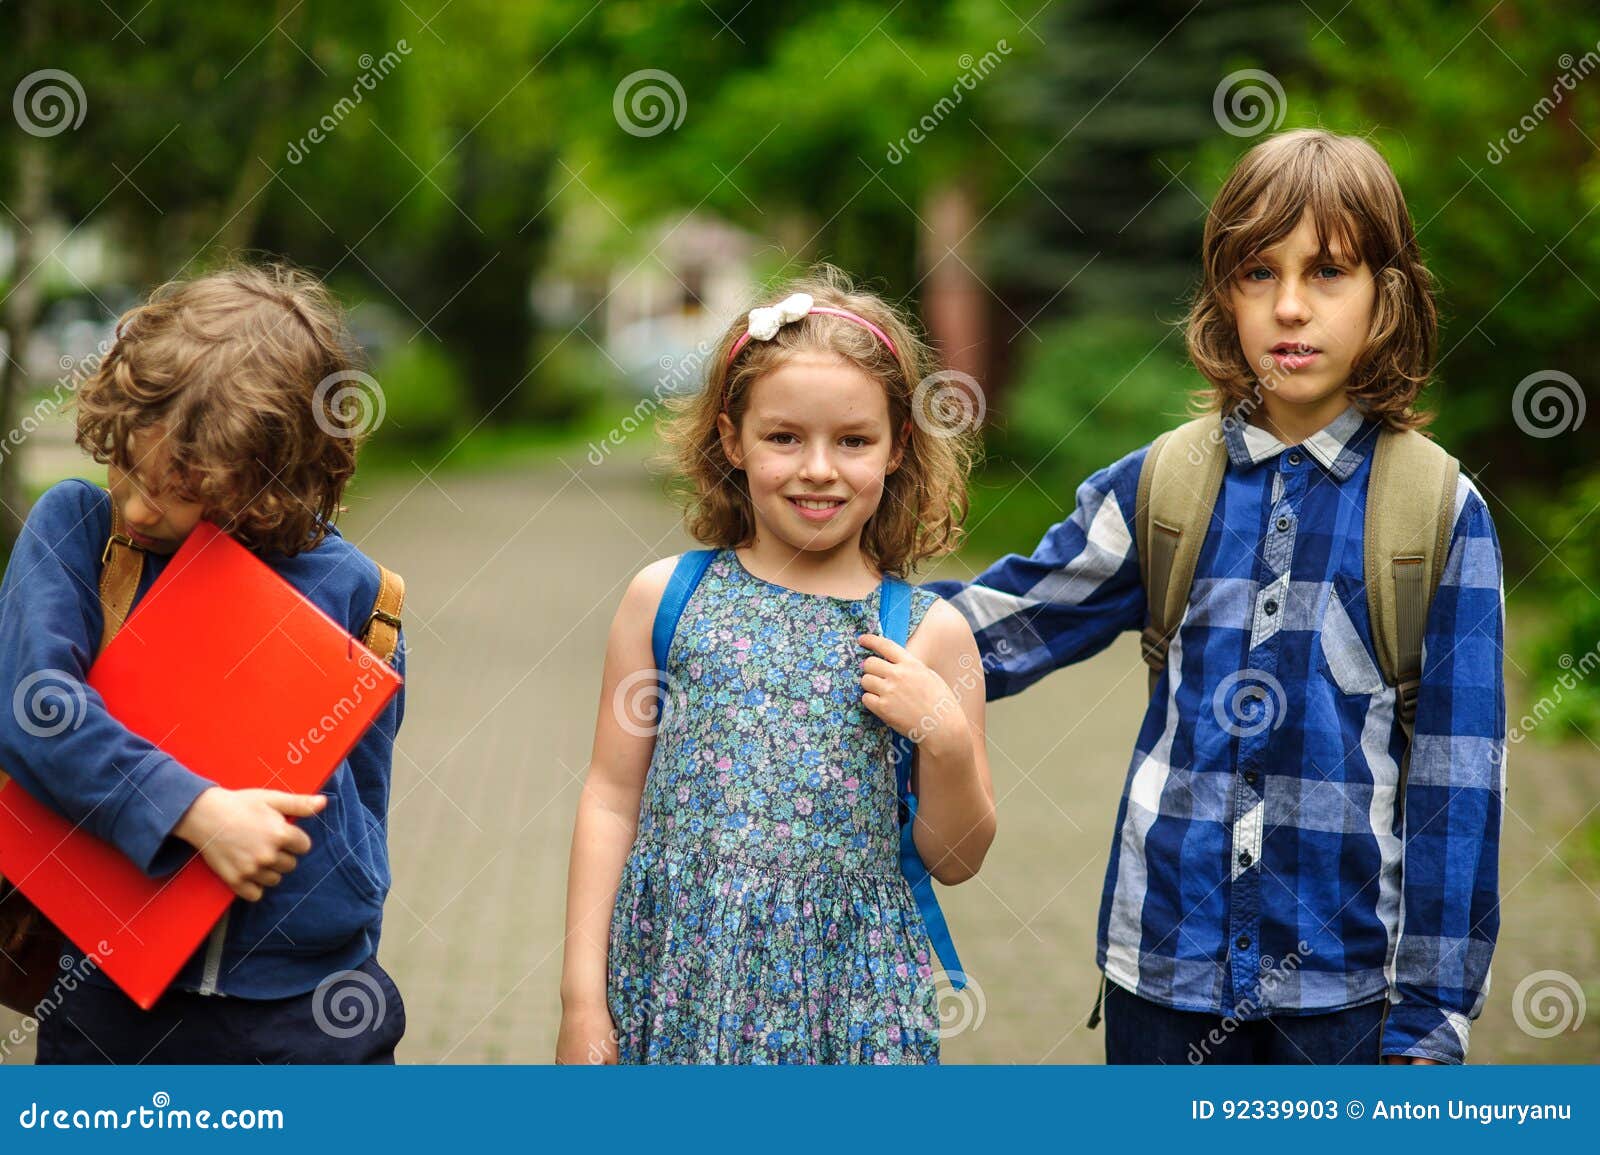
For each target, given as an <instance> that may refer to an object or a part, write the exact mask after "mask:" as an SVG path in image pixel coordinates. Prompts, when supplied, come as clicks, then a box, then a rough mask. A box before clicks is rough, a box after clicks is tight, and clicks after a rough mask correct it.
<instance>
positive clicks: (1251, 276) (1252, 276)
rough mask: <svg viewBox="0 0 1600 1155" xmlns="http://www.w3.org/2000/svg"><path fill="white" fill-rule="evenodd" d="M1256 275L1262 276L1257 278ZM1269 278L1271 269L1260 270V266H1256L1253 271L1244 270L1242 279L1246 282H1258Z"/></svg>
mask: <svg viewBox="0 0 1600 1155" xmlns="http://www.w3.org/2000/svg"><path fill="white" fill-rule="evenodd" d="M1257 273H1260V274H1262V276H1259V277H1258V276H1256V274H1257ZM1270 276H1272V270H1271V269H1266V268H1262V267H1261V266H1260V265H1257V266H1256V267H1255V268H1253V269H1249V270H1246V272H1245V274H1244V279H1245V280H1247V281H1260V280H1264V279H1266V278H1267V277H1270Z"/></svg>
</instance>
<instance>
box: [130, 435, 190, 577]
mask: <svg viewBox="0 0 1600 1155" xmlns="http://www.w3.org/2000/svg"><path fill="white" fill-rule="evenodd" d="M166 436H167V434H166V429H165V428H164V427H163V426H160V425H154V426H150V427H148V428H145V429H141V430H139V431H138V432H136V433H134V434H133V436H132V437H130V438H129V439H128V447H129V456H130V459H131V460H132V462H133V468H131V469H123V468H122V467H120V466H119V465H117V464H116V462H112V463H111V464H110V466H108V468H107V473H108V475H109V476H108V479H107V482H108V485H109V487H110V489H111V500H112V501H113V502H114V503H115V504H116V507H117V508H118V509H119V510H121V511H122V521H123V524H124V525H125V526H126V527H127V530H128V536H129V537H131V538H133V544H134V545H136V546H138V547H139V548H140V549H142V550H146V551H147V552H149V553H160V554H170V553H176V552H177V549H178V547H179V546H180V545H182V544H183V542H184V539H185V538H187V537H188V536H189V534H190V533H191V532H192V531H193V530H194V527H195V526H197V525H199V524H200V521H201V519H202V518H203V517H204V516H205V507H204V506H202V505H201V504H200V503H199V502H196V501H190V500H186V499H184V498H183V497H182V496H180V492H179V488H178V486H179V479H178V477H177V476H176V475H175V473H174V472H173V469H172V458H171V455H170V454H169V453H168V452H167V447H166V445H165V441H166Z"/></svg>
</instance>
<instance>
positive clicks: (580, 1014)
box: [556, 1006, 617, 1066]
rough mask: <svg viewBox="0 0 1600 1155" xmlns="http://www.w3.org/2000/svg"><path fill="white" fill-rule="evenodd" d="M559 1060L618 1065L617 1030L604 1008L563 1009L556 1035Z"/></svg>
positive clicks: (562, 1061) (575, 1062) (557, 1059)
mask: <svg viewBox="0 0 1600 1155" xmlns="http://www.w3.org/2000/svg"><path fill="white" fill-rule="evenodd" d="M556 1062H557V1063H564V1064H570V1065H572V1066H578V1065H580V1064H581V1065H584V1066H600V1065H606V1066H615V1065H616V1062H617V1030H616V1027H614V1026H613V1025H612V1023H611V1013H610V1012H609V1011H607V1010H606V1008H605V1007H590V1006H585V1007H579V1008H577V1009H575V1010H563V1011H562V1012H561V1031H560V1034H558V1035H557V1036H556Z"/></svg>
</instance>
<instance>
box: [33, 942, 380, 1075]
mask: <svg viewBox="0 0 1600 1155" xmlns="http://www.w3.org/2000/svg"><path fill="white" fill-rule="evenodd" d="M335 974H336V975H342V976H343V977H342V978H339V979H337V980H335V979H333V977H332V976H330V979H329V980H325V984H326V985H325V986H324V987H318V989H317V990H316V991H309V992H307V993H306V994H303V995H294V996H291V997H289V998H286V999H240V998H230V997H226V996H218V995H202V994H198V993H196V992H194V991H185V990H169V991H168V992H167V993H166V994H164V995H162V996H161V999H160V1001H159V1002H157V1003H156V1005H155V1006H154V1007H152V1008H151V1009H150V1010H148V1011H143V1010H140V1009H139V1007H138V1005H137V1004H135V1003H134V1002H133V1000H131V999H129V998H128V996H126V995H125V994H123V993H122V992H121V991H120V990H117V989H115V988H113V987H109V986H105V985H102V984H100V983H97V982H84V983H80V984H79V985H78V987H77V988H76V989H75V990H73V991H71V992H69V993H67V994H65V995H64V997H63V1000H62V1002H61V1005H60V1006H58V1007H56V1008H55V1009H54V1010H52V1011H50V1012H49V1013H47V1014H45V1015H42V1016H41V1017H40V1020H39V1035H38V1053H37V1058H36V1060H35V1061H36V1062H37V1063H38V1064H40V1065H44V1064H51V1063H95V1064H102V1063H115V1064H125V1063H133V1064H137V1063H255V1062H262V1063H378V1064H383V1063H389V1064H392V1063H393V1062H394V1049H395V1044H397V1043H398V1042H399V1041H400V1038H401V1036H402V1035H404V1034H405V1031H406V1010H405V1003H404V1002H403V1001H402V1000H401V998H400V991H399V989H398V988H397V987H396V986H395V985H394V980H392V979H391V978H390V977H389V975H388V973H387V972H386V971H385V970H384V969H383V968H382V967H380V966H379V965H378V960H377V959H376V958H369V959H368V960H367V961H366V962H364V963H362V964H361V965H360V966H359V967H357V968H356V969H355V970H352V971H343V972H335Z"/></svg>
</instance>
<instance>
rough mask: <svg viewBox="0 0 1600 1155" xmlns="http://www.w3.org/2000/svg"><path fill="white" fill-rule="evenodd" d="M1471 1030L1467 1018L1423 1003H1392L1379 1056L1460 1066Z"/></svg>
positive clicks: (1463, 1059)
mask: <svg viewBox="0 0 1600 1155" xmlns="http://www.w3.org/2000/svg"><path fill="white" fill-rule="evenodd" d="M1471 1029H1472V1024H1471V1022H1470V1021H1469V1020H1468V1019H1467V1016H1466V1015H1463V1014H1458V1013H1457V1012H1455V1011H1446V1010H1444V1009H1442V1008H1440V1007H1430V1006H1427V1005H1425V1004H1423V1003H1394V1004H1391V1005H1390V1007H1389V1017H1388V1019H1387V1020H1386V1021H1385V1022H1384V1025H1383V1046H1382V1053H1383V1054H1385V1055H1404V1056H1406V1057H1407V1058H1412V1059H1433V1060H1434V1061H1435V1062H1439V1063H1463V1062H1465V1061H1466V1058H1467V1036H1468V1034H1469V1033H1470V1031H1471Z"/></svg>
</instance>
